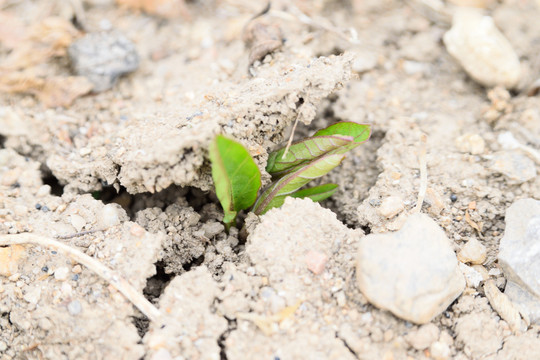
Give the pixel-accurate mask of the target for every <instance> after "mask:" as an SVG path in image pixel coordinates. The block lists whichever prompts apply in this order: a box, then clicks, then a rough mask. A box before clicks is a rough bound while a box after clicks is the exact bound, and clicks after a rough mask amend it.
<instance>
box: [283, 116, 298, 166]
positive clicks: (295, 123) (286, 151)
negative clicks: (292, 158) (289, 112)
mask: <svg viewBox="0 0 540 360" xmlns="http://www.w3.org/2000/svg"><path fill="white" fill-rule="evenodd" d="M296 125H298V117H297V118H296V120H295V121H294V125H293V128H292V132H291V136H289V141H287V146H286V147H285V151H284V152H283V156H282V157H281V158H282V159H285V156H286V155H287V153H288V152H289V148H290V147H291V144H292V140H293V137H294V132H295V131H296Z"/></svg>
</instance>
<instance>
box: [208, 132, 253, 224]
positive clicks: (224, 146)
mask: <svg viewBox="0 0 540 360" xmlns="http://www.w3.org/2000/svg"><path fill="white" fill-rule="evenodd" d="M210 161H211V162H212V178H213V179H214V185H215V187H216V194H217V197H218V199H219V201H220V203H221V206H222V207H223V211H224V213H225V215H224V217H223V222H224V223H225V225H226V227H227V229H229V228H230V226H231V225H233V224H234V221H235V220H236V215H237V213H238V211H240V210H244V209H247V208H249V207H250V206H251V205H252V204H253V203H254V202H255V199H256V198H257V192H258V191H259V188H260V187H261V173H260V172H259V168H258V167H257V164H255V161H253V159H252V158H251V156H250V155H249V152H248V151H247V150H246V148H244V146H242V144H240V143H238V142H236V141H234V140H231V139H228V138H226V137H224V136H222V135H218V136H216V138H215V139H214V141H213V142H212V143H211V144H210Z"/></svg>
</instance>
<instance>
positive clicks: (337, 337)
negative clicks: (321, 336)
mask: <svg viewBox="0 0 540 360" xmlns="http://www.w3.org/2000/svg"><path fill="white" fill-rule="evenodd" d="M336 339H339V340H340V341H341V342H342V343H343V345H345V347H346V348H347V350H349V352H350V353H351V354H352V355H353V356H354V357H355V358H357V359H358V354H357V353H356V352H355V351H354V350H353V349H351V347H350V346H349V344H347V341H345V339H343V338H341V337H340V336H339V334H338V333H337V332H336Z"/></svg>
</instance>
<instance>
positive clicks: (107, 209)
mask: <svg viewBox="0 0 540 360" xmlns="http://www.w3.org/2000/svg"><path fill="white" fill-rule="evenodd" d="M117 206H118V205H115V204H107V205H105V206H104V207H103V210H102V212H101V222H102V224H103V225H104V226H105V227H106V228H109V227H113V226H115V225H118V224H120V216H119V214H118V212H119V211H120V210H119V209H118V208H117Z"/></svg>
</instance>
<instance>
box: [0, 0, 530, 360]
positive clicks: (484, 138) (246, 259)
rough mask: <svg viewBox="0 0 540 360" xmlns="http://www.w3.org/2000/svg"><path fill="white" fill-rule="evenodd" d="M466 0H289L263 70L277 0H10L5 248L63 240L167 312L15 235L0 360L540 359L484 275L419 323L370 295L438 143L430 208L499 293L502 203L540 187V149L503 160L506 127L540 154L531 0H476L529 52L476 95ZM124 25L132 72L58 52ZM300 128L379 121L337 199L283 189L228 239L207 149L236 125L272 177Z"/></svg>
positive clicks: (0, 90) (1, 135) (2, 281)
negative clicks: (97, 82) (361, 277)
mask: <svg viewBox="0 0 540 360" xmlns="http://www.w3.org/2000/svg"><path fill="white" fill-rule="evenodd" d="M459 2H460V1H451V2H449V3H445V4H444V6H445V8H444V9H443V10H444V11H443V10H440V11H436V10H434V8H432V7H429V6H428V5H429V4H430V3H431V2H428V1H425V2H424V1H410V2H405V3H403V2H399V1H346V0H341V1H340V0H321V1H303V0H297V1H289V2H286V1H275V2H273V5H272V9H271V11H270V12H269V13H268V14H265V15H263V16H262V17H261V18H262V19H264V20H265V21H267V22H269V23H270V24H272V26H278V27H279V29H280V30H281V34H282V35H283V37H284V38H285V39H286V40H285V42H284V43H283V45H282V46H281V47H279V48H278V49H277V50H275V51H274V52H272V53H271V54H269V55H267V56H265V57H264V58H263V60H262V62H260V61H259V62H255V64H253V66H250V64H249V58H250V50H249V49H248V48H247V47H246V45H245V44H244V42H243V40H242V37H243V32H244V27H245V25H246V24H247V23H248V21H249V20H250V18H251V17H253V16H254V15H255V14H257V13H258V12H260V11H261V10H262V9H263V8H264V5H265V4H264V3H262V2H261V3H259V2H250V1H243V0H234V1H233V0H215V1H212V0H209V1H186V3H185V4H184V2H182V1H178V2H175V1H172V0H168V1H166V0H162V1H149V0H146V1H145V0H143V1H128V0H122V1H118V3H116V2H114V1H112V0H86V1H84V0H81V1H71V2H65V1H59V0H58V1H55V0H47V1H39V2H34V1H27V0H22V1H9V0H3V1H2V0H0V144H1V146H0V147H1V148H0V234H1V235H2V238H5V236H4V235H6V234H21V233H27V232H32V233H35V234H38V235H42V236H45V237H48V238H55V237H58V236H60V239H57V240H59V241H61V242H63V243H64V244H67V245H69V246H71V247H73V248H76V249H78V250H80V251H82V252H84V253H85V254H87V255H89V256H91V257H93V258H95V259H97V260H98V261H100V262H101V263H103V264H104V265H106V266H107V267H109V268H111V269H114V270H116V271H117V272H118V273H119V274H120V275H121V276H122V277H123V278H125V279H126V280H127V281H128V282H129V283H131V284H132V285H133V287H134V289H135V290H136V291H137V292H140V293H143V292H144V294H145V296H146V297H147V298H148V299H149V300H150V301H151V302H152V303H154V304H155V305H156V306H158V308H159V309H160V311H161V312H162V313H163V314H165V315H164V318H163V319H161V320H160V321H159V322H156V321H154V322H149V320H148V319H147V318H146V317H145V316H144V315H143V314H142V313H141V312H140V311H138V310H137V309H136V308H135V307H134V306H133V305H132V304H131V303H130V302H129V301H128V300H126V298H125V297H124V296H123V295H122V294H121V293H120V292H118V291H117V290H116V289H115V287H114V286H112V285H110V284H108V283H107V282H105V281H104V280H102V279H100V278H99V277H98V276H96V275H95V274H94V272H93V271H91V270H89V269H88V268H86V267H84V266H82V265H80V264H78V263H77V262H75V261H73V260H71V259H70V258H69V257H68V256H66V255H64V254H62V253H60V252H53V249H49V248H45V247H43V246H21V245H19V246H12V247H0V330H1V331H0V359H1V360H7V359H141V358H146V359H155V360H158V359H230V360H232V359H254V358H261V359H262V358H264V359H306V358H309V359H355V358H359V359H387V360H390V359H501V360H503V359H533V358H540V354H539V350H538V349H540V338H539V335H538V334H539V332H540V327H539V326H538V325H531V326H529V328H528V330H527V331H526V332H524V333H523V332H521V333H515V332H513V331H512V330H511V328H510V326H509V325H508V324H507V323H506V322H505V321H504V320H501V318H500V317H499V314H498V313H497V312H496V311H495V310H494V309H493V308H492V307H491V306H490V304H489V303H488V300H487V298H486V296H485V294H484V290H483V286H478V287H467V289H466V290H465V291H464V293H463V294H462V295H461V296H460V297H459V298H458V299H457V300H456V301H455V302H454V303H453V304H452V305H451V306H450V307H449V308H448V309H447V310H446V311H445V312H443V314H441V315H440V316H438V317H436V318H435V319H434V320H433V321H432V322H431V323H430V324H427V325H422V326H417V325H414V324H411V323H409V322H406V321H404V320H401V319H399V318H396V317H394V316H393V315H392V314H390V313H388V312H385V311H381V310H379V309H377V308H375V307H374V306H372V305H370V304H369V303H368V302H367V300H366V298H365V297H364V296H363V295H362V294H361V293H360V291H359V290H358V288H357V287H356V280H355V258H356V246H357V243H358V239H359V238H361V237H363V236H364V235H365V234H366V233H378V232H385V231H393V230H398V229H399V228H400V227H401V225H402V224H403V223H404V221H405V220H406V218H407V216H408V214H410V213H411V212H412V210H413V208H414V207H415V206H416V204H417V198H418V193H419V191H420V185H421V181H420V160H419V159H421V158H422V151H423V149H424V148H425V150H426V155H425V160H426V161H427V176H428V184H427V192H426V199H425V201H424V205H423V207H422V209H421V211H422V212H424V213H426V214H428V215H429V216H430V217H432V218H433V219H434V220H435V221H436V222H437V223H438V224H439V225H440V226H441V227H442V228H443V229H444V231H445V233H446V235H447V236H448V237H449V238H450V239H451V240H452V241H453V247H454V250H456V252H457V251H459V249H460V248H461V247H463V245H464V244H465V243H466V242H467V241H468V240H469V239H471V238H475V239H477V240H479V241H480V242H481V243H482V244H483V245H484V246H485V247H486V248H487V259H486V260H485V261H484V262H483V264H482V266H483V268H484V269H485V270H487V271H490V270H491V272H490V274H492V275H491V278H492V279H493V280H494V281H495V284H496V285H497V287H498V288H499V289H501V290H502V289H504V287H505V282H506V281H505V278H504V276H503V274H502V273H501V272H500V271H499V265H498V263H497V254H498V246H499V241H500V239H501V238H502V236H503V233H504V229H505V223H504V213H505V210H506V209H507V208H508V207H509V206H510V205H511V204H512V203H513V202H514V201H516V200H518V199H522V198H535V199H537V200H538V199H540V177H538V176H534V177H532V178H531V179H528V180H527V181H522V180H519V176H520V175H522V173H521V172H523V171H525V170H527V169H525V170H523V166H525V165H523V164H528V163H526V160H523V159H527V161H530V159H529V158H528V157H527V156H526V155H525V154H524V153H523V152H521V151H519V150H515V152H514V153H513V154H516V155H517V156H518V157H517V159H518V160H517V162H518V168H517V169H512V168H511V167H509V166H506V165H504V164H503V165H500V161H499V160H500V159H501V156H503V155H507V154H509V150H505V149H503V148H502V146H501V144H500V143H499V142H498V140H497V138H498V135H499V134H501V133H503V132H505V131H511V132H512V133H513V134H514V136H515V137H516V139H517V140H518V141H520V142H521V143H522V144H527V145H528V146H530V147H532V148H536V149H539V148H540V97H538V96H527V89H528V87H529V85H530V84H531V83H533V82H534V81H535V79H538V77H539V74H540V67H539V66H540V60H539V59H540V57H539V54H540V22H538V21H537V19H538V17H539V16H540V5H539V4H537V3H535V2H532V1H513V0H508V1H501V2H495V1H485V2H479V3H482V4H483V5H484V6H485V7H486V9H485V12H486V13H487V14H490V15H491V16H493V18H494V20H495V23H496V24H497V26H498V27H499V29H500V30H501V31H502V32H503V34H504V35H505V36H506V37H507V38H508V40H509V42H510V43H511V45H512V46H513V48H514V50H515V51H516V52H517V54H518V56H519V58H520V62H521V66H522V68H523V71H522V79H521V81H520V87H519V88H518V89H514V90H512V91H507V90H505V89H503V88H495V89H486V88H483V87H481V86H480V85H478V84H477V83H475V82H474V81H473V80H471V78H469V77H468V76H467V74H466V73H465V72H464V71H463V70H462V68H461V67H460V65H459V64H458V63H457V62H456V61H455V60H454V59H453V58H452V57H451V56H450V55H449V54H448V53H447V52H446V50H445V47H444V44H443V42H442V36H443V34H444V33H445V32H446V31H447V30H448V29H449V17H448V13H451V11H452V7H453V6H454V5H453V3H459ZM156 3H163V4H169V5H171V4H172V5H171V6H173V7H172V8H170V9H169V10H168V11H162V10H159V9H158V10H156V8H155V6H154V7H152V6H150V5H152V4H154V5H155V4H156ZM137 4H139V5H140V4H143V5H144V6H146V7H144V6H143V5H141V6H140V8H137V7H138V6H137ZM145 4H146V5H145ZM78 5H81V6H82V8H79V7H78ZM145 11H147V12H150V14H148V13H145ZM83 15H84V16H83ZM164 16H165V18H164ZM74 17H76V18H77V20H78V24H82V25H83V26H84V27H83V29H81V28H79V29H77V28H76V27H75V26H73V25H72V20H73V19H74ZM111 26H112V27H113V28H115V29H117V30H119V31H120V32H122V33H123V34H124V35H125V36H126V37H127V38H129V39H131V40H132V41H133V42H134V44H135V46H136V48H137V51H138V54H139V56H140V65H139V68H138V69H137V70H136V71H135V72H133V73H132V74H129V75H127V76H124V77H121V78H120V79H119V80H118V82H117V83H116V85H115V86H114V87H113V88H112V89H111V90H108V91H105V92H102V93H98V94H94V93H88V90H89V87H90V86H91V85H89V83H88V80H86V78H84V77H74V76H73V75H74V74H73V73H72V70H71V69H70V66H69V59H68V56H67V53H66V46H67V45H69V44H70V43H72V42H73V41H74V40H75V39H76V38H78V37H80V36H82V35H83V33H84V32H85V31H86V32H94V31H99V30H100V29H103V28H104V27H111ZM351 29H353V30H354V31H353V32H351V31H350V30H351ZM272 44H273V43H271V44H270V46H273V45H272ZM297 119H298V120H299V124H298V127H297V130H296V133H295V136H296V138H301V137H302V136H305V135H308V134H311V133H312V132H313V131H314V130H315V129H319V128H322V127H325V126H327V125H328V124H331V123H333V122H335V121H339V120H342V121H356V122H361V123H369V124H371V125H372V128H373V134H372V137H371V139H370V140H369V141H368V142H367V143H365V144H363V145H362V146H360V147H358V148H356V149H355V150H354V151H353V152H352V153H351V154H349V155H348V156H347V158H346V160H345V161H344V162H343V164H342V165H341V166H340V167H339V168H337V169H336V170H334V171H333V172H331V173H330V174H328V175H327V176H326V177H325V179H323V180H324V181H325V182H335V183H337V184H339V185H340V186H339V190H338V192H337V193H336V194H335V195H334V196H333V197H332V198H331V199H329V200H327V201H325V202H323V203H322V204H321V205H322V207H325V208H327V209H323V208H321V206H319V205H317V204H312V203H311V202H310V201H309V200H305V201H299V200H296V201H288V202H287V203H286V204H285V205H284V208H282V209H280V210H273V211H271V212H270V213H268V214H267V215H265V216H263V217H262V218H260V219H258V218H256V217H255V216H254V215H252V214H251V215H248V216H247V219H246V224H247V225H246V227H247V229H248V230H249V232H250V235H249V237H248V238H247V242H246V241H245V240H244V239H242V237H241V236H239V233H238V230H236V229H234V228H233V229H232V230H231V232H230V233H229V234H227V233H226V232H225V229H224V227H223V225H222V224H221V223H220V220H221V217H222V212H221V209H220V207H219V203H218V201H217V199H216V197H215V194H213V193H212V189H213V186H212V180H211V176H210V168H209V160H208V156H207V146H208V143H209V141H210V140H211V139H212V138H213V136H214V135H215V134H218V133H225V134H227V135H229V136H231V137H234V138H236V139H237V140H239V141H240V142H242V143H243V144H244V145H245V146H246V147H247V148H248V149H249V151H250V153H251V154H252V155H253V156H254V158H255V160H256V162H257V163H258V165H259V166H260V168H261V170H263V169H264V166H265V163H266V159H267V154H268V152H269V151H271V150H273V149H275V148H276V146H277V145H279V144H281V143H282V142H283V141H284V140H286V139H287V138H288V136H289V134H290V129H291V125H292V124H293V123H294V121H295V120H297ZM424 139H425V141H424ZM521 161H525V163H521ZM532 164H533V165H528V166H529V170H530V168H531V166H532V167H535V169H536V171H537V172H538V171H540V166H539V164H538V163H534V162H532ZM501 166H502V167H501ZM263 180H264V182H265V184H267V183H268V181H269V176H268V175H264V176H263ZM390 196H393V198H392V199H393V200H394V201H395V202H398V203H401V204H402V205H403V209H399V207H398V210H399V212H398V213H397V214H393V209H394V208H393V207H392V206H390V205H391V204H390V205H389V204H388V203H387V204H385V202H384V200H385V199H387V198H388V197H390ZM452 199H453V200H452ZM38 204H39V205H38ZM385 205H388V207H389V208H384V207H383V206H385ZM381 207H383V208H381ZM38 208H39V209H38ZM398 210H396V211H398ZM387 214H388V216H387ZM391 215H392V216H391ZM389 217H390V218H389ZM78 232H83V233H82V234H79V235H78V236H70V235H73V234H76V233H78ZM84 232H86V233H84ZM62 236H66V238H61V237H62ZM310 251H314V253H313V252H312V253H310ZM306 252H307V253H310V254H315V253H317V252H326V253H328V254H331V256H330V257H329V259H328V262H327V264H326V267H325V271H324V272H322V273H320V274H316V273H313V272H312V271H309V270H308V269H307V265H306V264H307V263H308V262H307V260H306V259H305V258H304V257H303V255H302V254H305V253H306ZM143 289H144V290H143ZM298 299H299V300H298Z"/></svg>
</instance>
